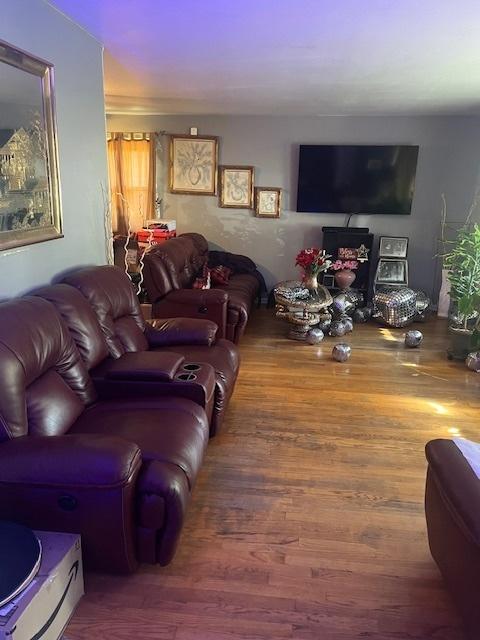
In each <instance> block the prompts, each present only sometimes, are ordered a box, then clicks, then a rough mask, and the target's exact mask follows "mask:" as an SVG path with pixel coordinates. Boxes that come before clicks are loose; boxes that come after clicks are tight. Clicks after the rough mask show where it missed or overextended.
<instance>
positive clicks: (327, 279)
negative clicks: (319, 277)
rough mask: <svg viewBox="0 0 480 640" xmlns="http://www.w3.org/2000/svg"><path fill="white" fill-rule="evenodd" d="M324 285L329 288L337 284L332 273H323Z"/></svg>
mask: <svg viewBox="0 0 480 640" xmlns="http://www.w3.org/2000/svg"><path fill="white" fill-rule="evenodd" d="M323 286H324V287H327V289H328V288H332V287H334V286H335V278H334V276H333V275H332V274H331V273H324V274H323Z"/></svg>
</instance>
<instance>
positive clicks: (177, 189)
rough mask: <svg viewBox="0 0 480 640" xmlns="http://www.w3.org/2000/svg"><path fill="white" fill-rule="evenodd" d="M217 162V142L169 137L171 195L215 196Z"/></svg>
mask: <svg viewBox="0 0 480 640" xmlns="http://www.w3.org/2000/svg"><path fill="white" fill-rule="evenodd" d="M217 161H218V138H216V137H214V136H189V135H180V134H178V135H177V134H175V135H172V136H170V192H171V193H184V194H190V195H193V194H197V195H204V196H214V195H215V194H216V193H217Z"/></svg>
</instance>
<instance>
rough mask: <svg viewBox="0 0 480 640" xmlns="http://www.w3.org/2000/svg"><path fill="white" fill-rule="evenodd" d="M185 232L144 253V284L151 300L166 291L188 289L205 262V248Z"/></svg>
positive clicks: (154, 299)
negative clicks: (203, 249) (201, 247)
mask: <svg viewBox="0 0 480 640" xmlns="http://www.w3.org/2000/svg"><path fill="white" fill-rule="evenodd" d="M191 236H198V238H203V236H200V235H199V234H188V235H184V236H180V237H179V238H172V239H171V240H168V241H167V242H164V243H163V244H160V245H158V246H156V247H153V248H152V249H151V250H150V251H149V252H148V254H147V255H146V256H145V266H146V269H145V285H146V288H147V291H148V295H149V298H150V300H151V301H152V302H155V301H157V300H159V299H161V298H163V297H164V296H166V295H167V294H168V293H170V291H174V290H177V289H190V288H191V287H192V284H193V281H194V280H195V278H196V277H197V275H198V274H199V273H200V272H201V271H202V269H203V267H204V265H205V264H206V263H207V258H208V247H207V243H206V240H205V239H204V238H203V240H204V242H205V247H207V250H206V251H204V252H203V251H200V250H199V241H198V239H197V241H195V238H192V237H191Z"/></svg>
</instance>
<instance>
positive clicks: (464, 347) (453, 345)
mask: <svg viewBox="0 0 480 640" xmlns="http://www.w3.org/2000/svg"><path fill="white" fill-rule="evenodd" d="M448 335H449V343H450V344H449V347H448V349H447V357H448V359H449V360H465V358H466V357H467V356H468V354H469V353H470V352H471V351H474V350H475V344H474V339H473V331H471V330H470V329H460V328H457V327H448Z"/></svg>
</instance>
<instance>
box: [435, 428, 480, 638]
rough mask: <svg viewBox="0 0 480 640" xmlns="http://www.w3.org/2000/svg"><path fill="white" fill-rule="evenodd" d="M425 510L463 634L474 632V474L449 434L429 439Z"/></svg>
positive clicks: (479, 522)
mask: <svg viewBox="0 0 480 640" xmlns="http://www.w3.org/2000/svg"><path fill="white" fill-rule="evenodd" d="M426 457H427V460H428V470H427V482H426V490H425V513H426V518H427V530H428V541H429V545H430V550H431V553H432V556H433V559H434V560H435V562H436V563H437V565H438V567H439V569H440V572H441V573H442V576H443V578H444V580H445V582H446V585H447V587H448V589H449V591H450V593H451V595H452V598H453V599H454V601H455V603H456V605H457V607H458V609H459V611H460V613H461V615H462V618H463V621H464V625H465V630H466V633H467V637H468V638H469V639H471V640H478V638H480V595H479V591H478V582H479V575H480V513H479V510H478V505H479V504H480V479H479V478H477V476H476V475H475V473H474V472H473V470H472V468H471V467H470V465H469V464H468V462H467V460H466V459H465V457H464V456H463V454H462V453H461V451H460V450H459V449H458V447H457V446H456V445H455V443H454V442H453V441H451V440H432V441H431V442H429V443H428V444H427V446H426Z"/></svg>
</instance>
